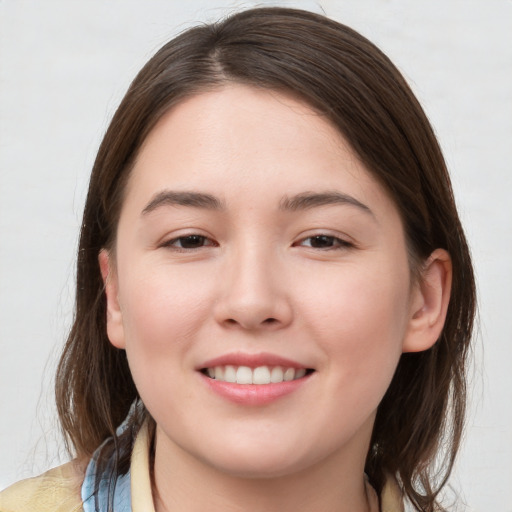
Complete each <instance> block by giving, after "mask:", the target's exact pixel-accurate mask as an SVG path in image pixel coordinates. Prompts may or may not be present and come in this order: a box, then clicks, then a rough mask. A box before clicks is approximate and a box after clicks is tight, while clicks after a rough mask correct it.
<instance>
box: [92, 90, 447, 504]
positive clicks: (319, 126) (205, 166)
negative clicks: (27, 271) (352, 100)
mask: <svg viewBox="0 0 512 512" xmlns="http://www.w3.org/2000/svg"><path fill="white" fill-rule="evenodd" d="M168 191H178V192H183V191H187V192H196V193H197V192H200V193H206V194H210V195H212V196H214V197H215V198H217V199H218V202H219V203H221V204H222V208H221V209H212V208H205V207H203V206H197V205H196V206H190V205H176V204H171V203H170V202H169V201H167V202H166V201H164V202H160V203H159V202H158V200H157V201H155V199H158V198H159V197H160V198H161V196H159V194H162V192H164V193H165V192H168ZM311 192H314V193H326V192H336V193H338V194H343V195H344V197H345V201H344V202H336V203H333V204H324V205H317V206H311V207H309V208H305V209H301V208H298V209H294V210H290V209H288V210H286V209H283V208H282V205H283V198H285V197H288V198H290V197H292V196H295V195H297V194H304V193H311ZM347 198H348V202H347ZM190 235H200V236H201V237H204V238H196V239H190V238H189V239H185V238H183V237H186V236H190ZM315 236H317V237H318V236H324V237H327V238H312V237H315ZM180 237H181V238H180ZM191 240H193V241H194V244H195V245H194V244H192V245H193V248H183V247H182V246H183V243H184V242H188V243H189V244H190V241H191ZM100 266H101V269H102V273H103V277H104V279H105V283H106V293H107V302H108V312H107V325H108V334H109V339H110V341H111V342H112V344H113V345H114V346H116V347H118V348H120V349H125V350H126V351H127V356H128V360H129V363H130V368H131V371H132V374H133V378H134V381H135V383H136V385H137V388H138V390H139V393H140V395H141V397H142V399H143V401H144V403H145V404H146V406H147V408H148V410H149V411H150V413H151V414H152V416H153V417H154V419H155V420H156V423H157V434H156V452H155V466H154V496H155V508H156V510H157V511H164V510H189V511H196V510H197V511H199V510H204V509H205V508H207V509H208V510H210V511H212V510H213V511H216V510H219V511H220V510H223V511H225V510H228V511H235V510H236V511H242V510H244V511H246V510H251V511H273V510H276V511H277V510H299V511H301V510H304V511H305V510H322V511H327V512H328V511H336V512H340V511H347V512H348V511H351V512H355V511H365V510H368V507H369V504H368V497H367V494H366V492H365V485H364V476H363V473H364V461H365V457H366V453H367V451H368V447H369V441H370V436H371V432H372V427H373V423H374V419H375V413H376V409H377V406H378V404H379V402H380V401H381V399H382V397H383V395H384V393H385V391H386V389H387V387H388V385H389V383H390V380H391V378H392V376H393V373H394V371H395V369H396V366H397V364H398V360H399V358H400V355H401V354H402V352H404V351H419V350H426V349H428V348H429V347H430V346H432V344H433V343H435V341H436V340H437V338H438V336H439V333H440V331H441V328H442V325H443V322H444V317H445V314H446V308H447V304H448V297H449V290H450V280H451V267H450V260H449V257H448V255H447V254H446V253H445V252H444V251H442V250H437V251H435V252H434V253H433V254H432V256H431V257H430V258H429V260H428V261H427V262H425V266H424V268H423V269H422V270H421V272H420V275H421V278H420V280H419V281H418V282H416V281H413V280H412V277H411V276H412V273H411V269H410V267H409V262H408V257H407V250H406V241H405V238H404V230H403V225H402V221H401V218H400V215H399V213H398V211H397V209H396V207H395V205H394V203H393V202H392V200H391V199H390V198H389V196H388V195H387V193H386V192H385V191H384V190H383V188H382V187H381V186H380V185H379V184H378V182H377V181H376V180H375V179H374V178H373V177H372V176H371V174H370V173H369V172H368V171H367V170H366V169H365V168H364V167H363V166H362V164H361V163H360V162H359V161H358V159H357V157H356V156H355V155H354V153H353V151H352V150H351V148H350V147H349V146H348V145H347V144H346V142H345V141H344V139H343V138H342V137H341V135H340V134H339V133H338V132H337V130H336V129H335V128H334V127H333V126H332V125H331V124H330V123H329V122H328V121H327V120H326V119H324V118H323V117H322V116H320V115H318V114H316V113H315V112H314V111H313V110H311V109H310V108H309V107H308V106H306V105H304V104H303V103H301V102H299V101H297V100H296V99H293V98H292V97H289V96H286V95H283V94H280V93H276V92H272V91H262V90H257V89H254V88H251V87H247V86H242V85H229V86H225V87H223V88H221V89H219V90H216V91H213V92H207V93H203V94H199V95H197V96H194V97H192V98H189V99H187V100H186V101H184V102H182V103H180V104H179V105H177V106H176V107H174V108H173V109H172V110H171V111H169V112H168V113H167V114H166V115H165V116H164V117H163V118H162V119H161V120H160V122H159V123H158V124H157V126H156V127H155V128H154V129H153V131H152V132H151V133H150V135H149V136H148V138H147V139H146V141H145V143H144V145H143V147H142V149H141V151H140V153H139V155H138V159H137V161H136V164H135V167H134V169H133V171H132V175H131V176H130V179H129V182H128V185H127V190H126V196H125V201H124V204H123V208H122V211H121V216H120V221H119V226H118V232H117V241H116V246H115V256H114V254H113V253H112V254H109V253H108V252H107V251H106V250H104V251H102V252H101V254H100ZM262 352H264V353H271V354H275V355H278V356H281V357H286V358H288V359H292V360H293V361H296V362H298V363H300V365H302V366H304V367H305V368H310V369H314V372H313V373H312V374H311V375H310V376H309V377H308V378H307V379H305V382H304V383H303V384H302V385H301V386H300V387H298V388H297V389H296V390H295V391H294V392H292V393H290V394H288V395H286V396H283V397H281V398H279V399H278V400H274V401H271V402H270V403H268V404H265V405H257V406H254V405H248V404H245V403H234V402H233V401H230V400H227V399H226V398H224V397H223V396H220V395H218V394H216V393H214V392H212V390H211V389H210V388H209V386H208V385H206V384H205V381H206V378H205V376H204V375H203V374H202V373H200V372H199V371H198V368H200V367H201V366H202V365H203V363H204V362H205V361H208V360H210V359H212V358H215V357H219V356H222V355H225V354H232V353H243V354H260V353H262ZM197 482H201V485H200V486H199V485H197ZM312 489H315V492H311V490H312Z"/></svg>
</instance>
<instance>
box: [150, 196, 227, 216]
mask: <svg viewBox="0 0 512 512" xmlns="http://www.w3.org/2000/svg"><path fill="white" fill-rule="evenodd" d="M162 206H191V207H193V208H204V209H206V210H219V211H220V210H224V209H225V205H224V203H223V202H222V201H221V200H220V199H218V198H217V197H215V196H212V195H211V194H204V193H202V192H189V191H173V190H163V191H162V192H158V193H157V194H155V195H154V196H153V197H152V198H151V200H150V201H149V203H148V204H147V205H146V206H145V207H144V209H143V210H142V215H146V214H148V213H151V212H152V211H154V210H156V209H157V208H160V207H162Z"/></svg>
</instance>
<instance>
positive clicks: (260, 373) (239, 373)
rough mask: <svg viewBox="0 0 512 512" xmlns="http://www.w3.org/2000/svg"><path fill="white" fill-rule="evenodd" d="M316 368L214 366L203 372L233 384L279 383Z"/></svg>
mask: <svg viewBox="0 0 512 512" xmlns="http://www.w3.org/2000/svg"><path fill="white" fill-rule="evenodd" d="M313 371H314V370H312V369H310V368H287V367H284V366H258V367H256V368H251V367H249V366H233V365H225V366H212V367H209V368H203V369H202V370H201V373H203V374H204V375H206V376H207V377H209V378H210V379H214V380H218V381H221V382H229V383H232V384H256V385H263V384H279V383H280V382H290V381H292V380H298V379H302V378H303V377H305V376H307V375H310V374H311V373H313Z"/></svg>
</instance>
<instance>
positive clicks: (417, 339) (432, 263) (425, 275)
mask: <svg viewBox="0 0 512 512" xmlns="http://www.w3.org/2000/svg"><path fill="white" fill-rule="evenodd" d="M451 287H452V260H451V258H450V255H449V254H448V252H447V251H445V250H444V249H436V250H435V251H434V252H433V253H432V254H431V255H430V257H429V258H428V259H427V260H426V262H425V264H424V265H423V268H422V270H421V273H420V276H419V278H418V282H417V283H415V285H414V290H413V291H412V297H411V311H410V317H409V325H408V330H407V332H406V335H405V338H404V343H403V347H402V351H403V352H421V351H423V350H428V349H429V348H431V347H432V346H433V345H434V344H435V343H436V341H437V340H438V339H439V336H440V335H441V332H442V330H443V326H444V322H445V320H446V312H447V311H448V303H449V302H450V292H451Z"/></svg>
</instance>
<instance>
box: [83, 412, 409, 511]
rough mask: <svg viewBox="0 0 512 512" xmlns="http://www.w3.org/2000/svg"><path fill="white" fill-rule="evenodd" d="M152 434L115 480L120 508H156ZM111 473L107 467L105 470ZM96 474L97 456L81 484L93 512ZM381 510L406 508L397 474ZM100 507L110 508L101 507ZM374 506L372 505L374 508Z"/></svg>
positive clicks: (102, 490) (139, 440)
mask: <svg viewBox="0 0 512 512" xmlns="http://www.w3.org/2000/svg"><path fill="white" fill-rule="evenodd" d="M150 448H151V436H150V435H149V425H148V423H147V422H145V423H144V424H143V426H142V427H141V429H140V431H139V433H138V434H137V437H136V439H135V444H134V446H133V450H132V456H131V464H130V471H129V472H128V473H127V474H126V475H122V476H120V477H119V478H118V479H117V481H116V486H115V490H114V510H117V511H119V512H121V511H122V512H125V511H126V512H128V511H132V512H155V507H154V504H153V493H152V489H151V465H150ZM106 473H107V474H108V471H106ZM95 476H96V463H95V457H93V459H92V460H91V463H90V464H89V466H88V468H87V472H86V476H85V480H84V484H83V486H82V500H83V502H84V512H94V511H95V505H96V504H97V501H96V500H95V499H94V484H95ZM369 489H370V493H369V497H370V500H371V501H373V503H378V499H377V497H376V495H375V491H373V488H371V486H369ZM108 491H109V486H108V480H107V479H106V478H105V479H102V480H101V481H100V487H99V492H98V493H97V496H96V499H97V500H98V502H99V503H100V504H106V503H108ZM380 502H381V509H380V511H381V512H403V510H404V508H403V504H402V502H403V500H402V496H401V492H400V489H399V487H398V485H397V483H396V480H395V479H394V478H388V480H387V482H386V485H385V486H384V489H383V491H382V494H381V498H380ZM98 510H108V508H107V507H106V506H105V508H102V507H101V505H100V507H98ZM372 510H373V508H372Z"/></svg>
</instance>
